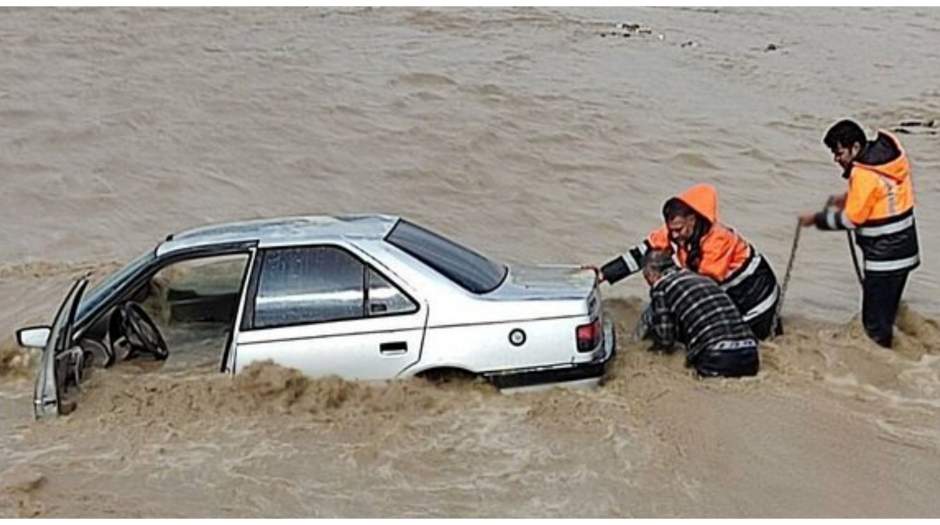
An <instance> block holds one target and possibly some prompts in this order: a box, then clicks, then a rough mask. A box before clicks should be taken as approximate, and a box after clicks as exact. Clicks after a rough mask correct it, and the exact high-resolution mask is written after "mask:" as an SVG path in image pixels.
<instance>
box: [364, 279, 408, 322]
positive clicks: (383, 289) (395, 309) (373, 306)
mask: <svg viewBox="0 0 940 525" xmlns="http://www.w3.org/2000/svg"><path fill="white" fill-rule="evenodd" d="M368 273H369V275H368V283H369V295H368V299H367V303H368V306H367V310H368V312H369V317H378V316H381V315H394V314H407V313H411V312H415V311H417V310H418V305H417V304H415V303H414V301H412V300H411V299H410V298H409V297H408V296H407V295H405V294H404V293H403V292H402V291H401V290H399V289H398V288H396V287H395V286H393V285H392V284H391V283H389V282H388V281H387V280H386V279H385V278H384V277H382V276H381V275H380V274H379V273H378V272H376V271H375V270H373V269H372V268H369V269H368Z"/></svg>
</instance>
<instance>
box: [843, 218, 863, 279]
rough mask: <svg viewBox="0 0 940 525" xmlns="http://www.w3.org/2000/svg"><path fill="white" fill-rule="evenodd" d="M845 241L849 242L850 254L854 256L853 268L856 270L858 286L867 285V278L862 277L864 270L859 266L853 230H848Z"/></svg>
mask: <svg viewBox="0 0 940 525" xmlns="http://www.w3.org/2000/svg"><path fill="white" fill-rule="evenodd" d="M845 240H847V241H848V242H849V253H851V254H852V268H854V269H855V277H856V278H857V279H858V284H865V283H864V281H865V278H864V277H862V270H861V269H860V268H859V266H858V254H856V253H855V240H854V239H853V238H852V231H851V230H846V232H845Z"/></svg>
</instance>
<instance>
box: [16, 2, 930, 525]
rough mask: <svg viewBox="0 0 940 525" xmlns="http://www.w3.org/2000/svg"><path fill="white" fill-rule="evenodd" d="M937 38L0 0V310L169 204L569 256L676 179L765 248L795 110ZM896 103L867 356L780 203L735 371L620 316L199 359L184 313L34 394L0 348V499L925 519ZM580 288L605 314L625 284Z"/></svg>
mask: <svg viewBox="0 0 940 525" xmlns="http://www.w3.org/2000/svg"><path fill="white" fill-rule="evenodd" d="M618 22H638V23H641V24H644V25H647V26H649V27H650V28H651V29H652V32H651V33H650V34H646V33H643V34H639V33H637V34H631V35H630V36H629V37H624V36H620V35H606V36H603V37H602V36H601V33H607V32H610V31H612V30H614V24H615V23H618ZM622 32H623V31H621V33H622ZM771 44H773V45H772V46H771ZM938 59H940V10H938V9H934V8H910V9H872V8H863V9H859V8H845V9H818V8H815V9H814V8H799V9H782V8H759V9H704V8H701V9H698V8H696V9H641V8H631V9H613V8H603V9H587V8H579V9H548V8H539V9H535V8H525V9H391V8H389V9H360V8H346V9H325V8H322V9H321V8H312V9H55V10H50V9H0V122H2V123H3V126H0V180H2V181H3V187H4V191H3V193H2V194H0V245H2V246H4V247H5V249H4V250H3V251H2V252H0V297H2V298H3V299H2V302H0V330H2V333H0V336H2V337H8V336H12V332H13V330H14V329H15V328H16V327H19V326H23V325H25V324H29V323H33V322H48V321H49V320H50V318H51V316H52V315H53V313H54V309H55V306H56V304H57V303H58V302H59V301H60V300H61V298H62V296H63V295H64V293H65V291H66V287H67V284H68V281H69V280H70V279H72V278H73V277H74V276H76V275H80V274H82V273H84V272H86V271H89V270H93V271H97V272H98V274H101V273H103V272H104V271H108V270H112V269H113V268H114V267H115V265H117V264H120V263H121V262H123V261H126V260H128V259H129V258H130V257H132V256H134V255H136V254H138V253H140V252H142V251H143V250H145V249H147V248H148V247H151V246H153V245H154V244H155V243H156V242H157V241H158V240H159V239H161V238H163V237H164V236H165V235H166V234H167V233H170V232H172V231H176V230H179V229H183V228H187V227H191V226H195V225H199V224H204V223H209V222H217V221H225V220H234V219H240V218H253V217H263V216H277V215H294V214H308V213H309V214H332V213H352V212H369V211H372V212H384V213H391V214H398V215H404V216H407V217H409V218H411V219H413V220H415V221H417V222H419V223H422V224H425V225H428V226H429V227H431V228H433V229H436V230H438V231H441V232H443V233H446V234H448V235H450V236H453V237H454V238H457V239H460V240H462V241H464V242H466V243H468V244H469V245H471V246H474V247H476V248H478V249H479V250H480V251H482V252H484V253H487V254H489V255H492V256H494V257H496V258H500V259H503V260H507V261H519V262H558V263H595V264H597V263H601V262H604V261H605V260H607V259H608V258H610V257H611V256H613V255H614V254H616V253H618V252H619V251H621V250H623V249H624V248H626V247H627V246H628V245H630V244H632V243H634V242H636V241H638V240H640V239H641V238H642V237H643V236H644V235H645V234H646V233H647V232H648V231H649V230H650V229H652V228H653V227H655V226H656V225H657V222H658V221H660V220H661V219H660V215H659V213H660V212H659V210H660V205H661V203H662V202H663V200H665V199H666V198H667V197H668V196H670V195H672V194H674V193H677V192H679V191H681V190H682V189H683V188H685V187H687V186H689V185H691V184H692V183H695V182H699V181H705V182H711V183H713V184H715V185H716V186H717V187H718V190H719V194H720V202H721V208H720V209H721V216H722V219H723V220H724V221H725V222H727V223H728V224H731V225H733V226H735V227H736V228H738V229H739V230H740V231H741V232H742V233H744V235H745V236H747V237H748V238H749V239H750V240H751V241H752V242H753V243H754V244H755V245H757V246H758V248H759V249H760V250H761V251H762V252H764V253H765V254H766V255H768V257H769V258H770V260H771V262H772V264H773V266H774V267H775V269H776V270H777V273H778V276H780V277H781V278H782V273H783V270H784V268H785V266H786V262H787V257H788V255H789V251H790V243H791V236H792V233H793V227H794V222H795V215H796V214H797V213H798V212H800V211H804V210H808V209H814V208H817V207H819V206H820V205H821V203H822V201H823V200H824V199H825V196H826V195H828V194H829V193H833V192H836V191H838V190H840V189H842V188H843V187H844V184H845V183H844V181H843V180H842V179H841V178H840V177H839V170H838V168H837V166H835V165H834V164H833V163H832V162H831V158H830V154H829V152H828V151H827V150H826V149H825V147H824V146H823V145H822V143H821V137H822V135H823V133H824V132H825V129H826V127H827V126H828V125H829V124H831V123H832V122H833V121H835V120H837V119H839V118H842V117H847V116H848V117H854V118H856V119H858V120H859V121H860V122H862V123H863V125H865V126H866V127H867V128H868V129H869V131H873V130H874V129H875V128H887V129H893V128H896V127H898V126H899V125H900V123H901V122H903V121H908V120H919V121H929V120H936V119H940V87H938V86H940V77H938V74H937V67H936V64H937V63H938ZM907 129H908V130H909V131H911V133H906V134H900V135H899V136H900V138H901V140H902V142H903V144H904V145H905V147H906V149H907V151H908V153H909V155H910V157H911V159H912V162H913V166H914V177H915V185H916V189H917V197H918V208H917V214H918V225H919V231H920V238H921V246H922V252H923V255H924V260H925V263H924V264H923V265H922V266H921V268H920V269H918V270H917V271H916V272H915V273H914V274H913V276H912V278H911V280H910V284H909V285H908V289H907V292H906V294H905V298H906V300H907V302H908V305H909V309H906V310H905V311H904V313H903V315H902V316H901V319H900V321H899V329H898V335H897V337H898V341H899V342H898V350H897V351H896V352H886V351H884V350H881V349H878V348H876V347H874V346H873V345H871V344H870V343H868V342H867V340H866V338H865V337H864V335H863V334H862V332H861V330H860V328H859V326H858V324H857V321H855V322H853V321H851V318H852V316H853V315H854V314H855V312H856V311H857V309H858V297H859V291H858V285H857V283H856V282H855V276H854V274H853V272H852V270H851V266H850V265H851V262H850V258H849V256H848V254H847V253H846V251H847V248H846V246H845V239H844V237H843V236H842V235H838V234H825V233H821V232H816V231H809V230H807V231H804V233H803V236H802V239H801V243H800V247H799V252H798V255H797V259H796V263H795V268H794V274H793V279H792V281H791V284H790V288H789V290H788V295H787V299H786V309H785V313H786V317H787V322H788V327H789V329H788V333H787V335H786V336H785V337H783V338H782V339H778V340H777V341H775V342H774V343H771V344H768V345H765V347H764V351H763V360H764V367H763V371H762V373H761V375H760V376H759V377H758V378H756V379H752V380H743V381H711V382H702V381H696V380H695V379H693V378H692V377H690V376H689V375H688V373H687V372H686V371H685V370H684V369H683V368H682V363H681V358H680V357H679V356H673V357H664V356H655V355H648V354H647V353H646V352H644V351H643V349H642V347H639V346H633V345H631V344H626V345H625V346H624V347H623V348H622V352H621V354H620V356H619V357H618V359H617V361H616V362H615V363H614V365H613V366H612V370H611V375H610V377H609V378H608V381H607V383H606V384H605V385H604V386H603V387H601V388H600V389H597V390H595V391H574V392H567V391H558V390H554V391H548V392H541V393H536V394H520V395H511V396H506V395H501V394H499V393H496V392H494V391H492V390H491V389H489V388H487V387H486V386H485V385H479V384H476V383H457V384H448V385H444V386H439V385H431V384H426V383H424V382H421V381H409V382H403V383H396V384H392V385H387V386H381V385H365V384H358V383H348V382H343V381H339V380H334V379H324V380H310V379H308V378H304V377H301V376H298V375H296V374H294V373H292V372H291V371H288V370H283V369H279V368H277V367H273V366H263V367H258V368H257V369H255V370H253V371H252V372H251V373H249V374H246V375H244V376H242V377H239V378H236V379H233V378H231V377H224V376H218V375H216V374H214V373H213V372H212V366H211V363H212V357H211V356H212V352H213V351H214V350H213V349H214V348H215V347H214V346H213V344H214V343H213V342H212V341H213V339H212V338H210V337H208V335H211V334H202V333H200V334H198V337H195V338H193V339H191V340H190V339H187V340H186V341H185V343H181V344H180V346H182V347H185V348H188V349H190V352H191V353H190V355H192V356H195V357H194V359H192V360H186V361H179V360H177V361H176V363H177V364H179V363H181V362H185V363H186V364H187V365H189V364H192V367H189V366H169V365H170V364H171V363H172V362H173V359H172V358H171V361H170V362H168V363H167V366H166V367H163V368H159V367H153V366H145V365H141V364H134V363H132V362H128V363H121V364H119V365H118V366H116V367H114V368H113V369H109V370H107V371H99V372H98V373H96V374H95V375H94V376H93V377H92V380H91V381H90V382H89V384H88V387H87V389H86V391H85V392H84V393H83V400H82V403H81V405H80V408H79V410H78V411H77V412H75V413H74V414H73V415H71V416H69V417H64V418H59V419H57V420H54V421H44V422H40V423H35V422H33V421H32V420H31V414H30V410H31V408H30V395H31V383H30V379H29V376H30V375H31V373H32V370H31V368H30V365H29V363H27V362H26V356H24V355H23V354H22V353H19V352H17V351H15V350H14V349H13V348H12V346H11V345H10V344H7V346H5V347H3V348H2V352H0V372H2V377H0V428H2V429H3V430H2V431H0V476H2V478H0V515H3V516H18V515H37V514H38V515H47V516H284V517H289V516H715V517H720V516H933V517H937V516H938V515H940V504H938V503H937V500H936V493H937V491H938V489H940V478H938V477H937V476H936V472H937V470H938V469H940V431H938V428H940V358H938V357H937V354H938V353H940V329H938V326H937V323H936V321H934V320H933V319H932V317H936V316H937V315H938V314H940V299H938V297H940V268H938V266H937V265H935V264H933V262H932V261H933V257H934V255H933V254H936V253H938V250H940V241H938V236H937V235H935V234H934V233H933V228H934V227H935V226H937V225H938V224H940V215H938V212H937V210H938V209H940V182H938V180H940V179H938V178H937V177H935V176H934V174H935V173H937V172H940V147H938V145H940V134H935V133H934V132H935V131H937V132H940V129H936V128H926V127H909V128H907ZM604 292H605V294H606V296H607V297H608V302H607V308H608V310H609V311H610V312H611V314H612V315H613V316H615V318H616V319H617V321H618V326H619V328H620V330H621V332H622V337H621V341H624V340H626V332H628V331H629V328H630V326H631V323H632V321H633V319H635V316H636V312H637V308H638V299H636V297H641V296H642V295H643V294H644V293H645V285H644V284H643V283H642V282H640V280H639V279H633V280H631V281H630V282H627V283H624V284H618V285H617V286H615V287H613V288H607V287H605V289H604ZM4 334H5V335H4ZM203 335H206V336H207V338H205V339H203V338H202V336H203ZM2 337H0V338H2ZM216 346H217V345H216ZM200 349H201V350H200ZM200 352H202V353H200ZM206 356H208V357H206Z"/></svg>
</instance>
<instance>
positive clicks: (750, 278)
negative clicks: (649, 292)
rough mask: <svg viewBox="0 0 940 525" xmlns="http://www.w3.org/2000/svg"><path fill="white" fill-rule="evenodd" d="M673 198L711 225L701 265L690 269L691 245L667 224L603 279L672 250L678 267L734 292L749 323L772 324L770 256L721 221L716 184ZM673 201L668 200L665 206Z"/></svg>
mask: <svg viewBox="0 0 940 525" xmlns="http://www.w3.org/2000/svg"><path fill="white" fill-rule="evenodd" d="M673 198H674V199H678V200H680V201H682V202H683V203H685V204H686V205H687V206H689V207H690V208H692V209H693V210H694V211H695V212H696V214H698V216H699V218H700V219H704V220H705V221H706V223H707V226H708V228H707V230H706V231H705V233H704V234H703V235H702V236H701V238H700V239H698V242H699V248H700V251H701V257H700V261H699V263H698V265H697V267H695V268H690V267H689V262H690V261H689V253H690V249H691V248H692V247H691V246H687V245H678V244H676V243H675V242H673V241H672V240H671V239H670V238H669V230H668V228H667V227H666V225H665V224H664V225H663V226H661V227H660V228H657V229H656V230H654V231H653V232H651V233H650V234H649V236H647V238H646V240H645V241H643V242H642V243H640V244H637V245H636V246H633V247H632V248H630V249H629V250H627V252H626V253H624V254H623V255H621V256H618V257H617V258H615V259H613V260H611V261H610V262H608V263H607V264H605V265H604V266H603V267H602V268H601V273H602V274H603V275H604V279H605V280H606V281H608V282H610V283H611V284H613V283H615V282H617V281H619V280H621V279H623V278H625V277H627V276H629V275H631V274H633V273H635V272H637V271H639V270H640V269H641V266H642V260H643V256H644V255H645V254H646V252H647V251H649V250H650V249H660V250H661V249H667V248H671V249H672V251H673V253H674V254H675V258H676V260H677V262H678V264H679V266H681V267H683V268H689V269H690V270H693V271H695V272H697V273H699V274H702V275H706V276H708V277H711V278H712V279H714V280H715V281H716V282H717V283H718V284H719V285H720V286H721V287H722V288H723V289H724V290H725V291H726V292H727V293H728V295H729V296H731V299H732V300H733V301H734V303H735V305H737V307H738V310H740V311H741V314H742V316H743V317H744V320H745V321H747V322H748V323H749V324H752V326H756V325H757V324H760V323H763V324H768V323H766V322H765V321H766V317H767V316H768V315H772V314H773V310H774V306H775V305H776V303H777V296H778V286H777V278H776V276H775V275H774V273H773V269H771V267H770V264H768V262H767V260H766V259H765V258H764V257H763V256H762V255H761V254H760V253H758V252H757V250H755V249H754V247H753V246H752V245H751V244H750V243H748V242H747V241H746V240H745V239H744V237H742V236H741V235H740V234H739V233H737V232H736V231H734V230H733V229H732V228H729V227H727V226H725V225H723V224H721V223H720V222H719V220H718V193H717V191H716V190H715V188H714V186H711V185H709V184H697V185H695V186H692V187H691V188H689V189H688V190H686V191H685V192H683V193H682V194H681V195H679V196H677V197H673ZM671 200H672V199H669V200H667V201H666V203H665V204H664V205H663V208H664V209H665V207H666V205H668V204H669V202H670V201H671ZM768 325H769V324H768ZM759 332H766V328H765V329H762V330H755V335H757V336H758V337H759V338H764V337H766V336H767V335H769V334H766V333H759Z"/></svg>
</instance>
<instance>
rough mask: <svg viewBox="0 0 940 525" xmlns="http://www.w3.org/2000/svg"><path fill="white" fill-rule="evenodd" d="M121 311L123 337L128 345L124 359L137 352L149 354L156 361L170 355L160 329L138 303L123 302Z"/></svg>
mask: <svg viewBox="0 0 940 525" xmlns="http://www.w3.org/2000/svg"><path fill="white" fill-rule="evenodd" d="M121 313H122V314H124V315H122V316H121V317H122V318H123V322H122V328H123V332H124V337H126V338H127V342H128V344H129V345H130V352H129V353H128V355H127V358H126V359H130V358H131V357H133V356H134V355H135V354H136V353H137V352H144V353H147V354H150V355H152V356H153V357H154V359H156V360H158V361H163V360H164V359H166V358H167V357H169V356H170V351H169V350H168V349H167V346H166V341H164V340H163V336H162V335H160V330H158V329H157V325H156V324H154V322H153V319H151V318H150V316H149V315H147V312H145V311H144V309H143V308H142V307H141V306H140V305H139V304H137V303H135V302H128V303H125V304H124V306H122V307H121Z"/></svg>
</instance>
